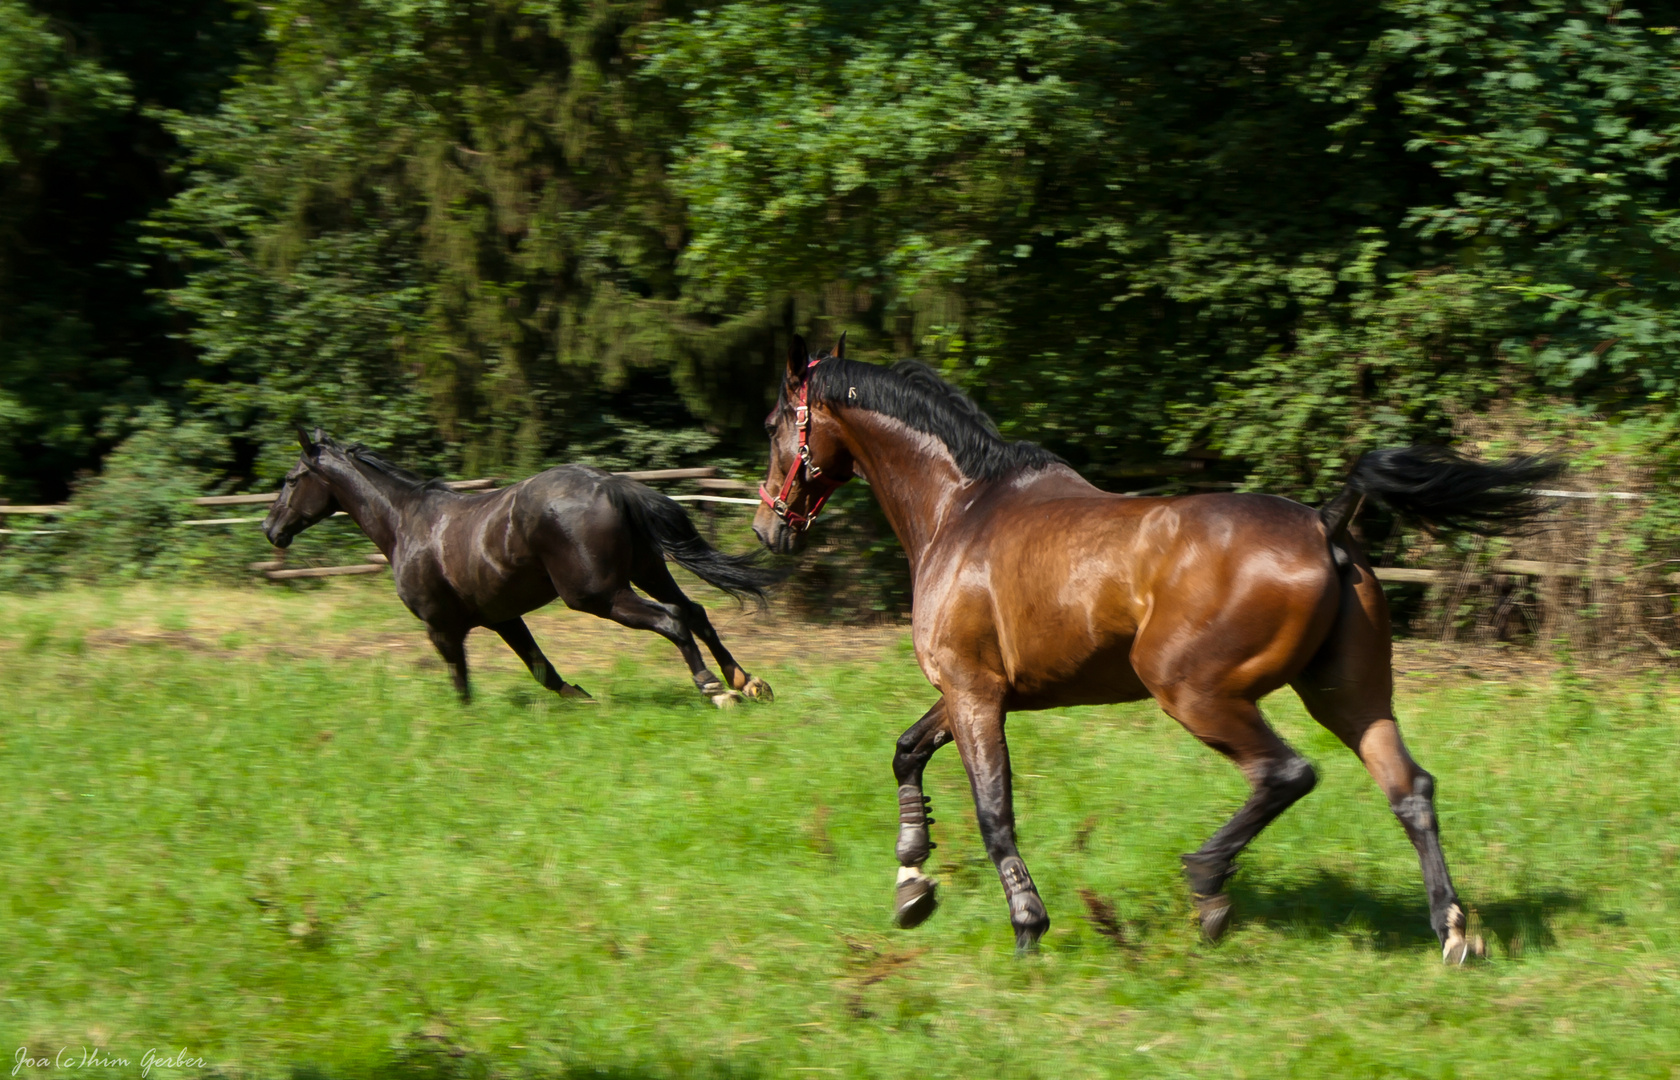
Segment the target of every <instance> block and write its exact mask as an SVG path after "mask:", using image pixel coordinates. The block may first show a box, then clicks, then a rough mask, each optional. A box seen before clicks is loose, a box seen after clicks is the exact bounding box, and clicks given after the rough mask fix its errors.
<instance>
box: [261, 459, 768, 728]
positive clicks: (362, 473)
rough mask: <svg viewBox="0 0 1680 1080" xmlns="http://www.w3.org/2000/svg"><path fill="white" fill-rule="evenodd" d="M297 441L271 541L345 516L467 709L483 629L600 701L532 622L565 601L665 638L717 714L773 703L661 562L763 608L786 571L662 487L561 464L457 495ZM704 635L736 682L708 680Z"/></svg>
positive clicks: (570, 690) (569, 688)
mask: <svg viewBox="0 0 1680 1080" xmlns="http://www.w3.org/2000/svg"><path fill="white" fill-rule="evenodd" d="M298 442H299V444H300V445H301V446H302V448H303V455H302V457H300V458H299V459H298V462H297V464H296V465H294V466H293V467H292V469H291V471H290V472H288V473H287V474H286V481H285V484H284V486H283V487H281V489H280V495H279V497H278V498H277V499H276V500H275V502H274V506H273V507H272V508H271V509H270V510H269V512H268V516H267V518H265V519H264V520H263V532H264V534H266V535H267V536H268V540H269V543H271V544H273V545H274V546H275V547H278V548H283V547H286V546H287V545H289V544H290V543H291V542H292V538H293V537H295V536H297V534H298V533H300V532H302V531H303V530H304V529H307V528H309V527H310V526H311V525H314V524H315V523H316V522H319V521H322V520H324V519H325V518H327V517H328V516H330V515H332V514H333V513H335V512H337V511H339V510H342V511H343V512H344V513H345V514H347V515H349V516H350V518H351V520H353V521H354V522H355V523H356V524H357V525H358V526H359V527H360V528H361V530H362V532H364V533H366V534H367V536H368V539H370V540H372V541H373V543H374V546H376V547H378V548H379V550H380V551H382V552H384V554H385V556H386V558H388V559H389V560H390V562H391V577H392V580H393V581H395V582H396V586H397V596H398V597H399V598H401V600H402V602H403V604H404V605H405V606H406V607H407V608H408V610H409V611H411V612H413V613H414V614H415V616H416V617H418V618H419V619H420V620H421V621H422V622H424V623H425V624H426V631H427V633H428V634H429V635H430V637H431V640H432V644H433V645H434V646H435V647H436V648H437V651H438V653H439V654H440V655H441V656H442V657H443V661H444V663H445V664H447V665H448V667H449V674H450V677H451V678H452V679H453V680H454V683H455V690H456V692H457V693H459V694H460V696H461V700H462V702H467V701H470V700H471V698H472V691H471V688H470V687H469V685H468V682H467V650H466V639H467V632H468V631H469V630H471V629H472V628H473V627H475V626H487V627H489V628H490V629H492V630H494V631H496V633H498V634H500V635H501V638H502V640H503V641H505V642H507V643H508V646H509V647H510V648H511V649H513V651H514V652H515V653H516V654H517V655H518V656H519V658H520V659H521V660H523V661H524V662H525V666H526V667H527V668H529V669H530V671H531V675H532V676H533V677H534V678H535V679H536V680H537V682H539V683H541V684H542V685H543V686H544V687H545V688H547V689H549V690H552V691H554V692H555V693H557V694H559V695H560V696H562V697H567V698H579V699H586V698H588V697H589V696H590V695H589V694H588V693H586V692H585V691H584V690H583V688H582V687H579V686H577V685H575V684H573V683H568V682H566V681H565V680H564V679H562V678H561V677H560V673H559V672H558V671H556V670H555V668H554V665H553V664H551V663H549V661H548V658H547V657H546V656H544V655H543V653H542V650H541V649H539V648H538V647H537V643H536V640H535V639H534V638H532V637H531V631H530V630H529V629H528V628H527V627H526V625H525V620H524V619H523V618H522V616H523V615H525V614H526V613H527V612H530V611H535V610H536V609H537V608H540V607H542V606H543V605H545V604H547V603H549V602H551V601H552V600H554V599H555V598H556V597H559V598H560V599H561V600H564V601H565V602H566V606H567V607H569V608H572V609H573V610H575V611H587V612H589V613H590V614H591V615H596V616H599V617H601V618H603V619H611V620H612V621H613V622H616V623H619V624H620V625H623V626H628V627H631V628H632V629H636V630H652V631H653V632H654V633H656V634H660V635H661V636H663V637H665V638H668V639H669V640H670V641H671V642H672V643H674V644H675V645H676V646H677V648H678V649H679V650H680V651H681V652H682V656H683V659H684V660H685V661H686V662H687V663H688V670H689V671H690V673H692V675H693V676H694V685H695V686H696V687H697V688H698V689H699V690H700V693H702V694H704V695H705V696H706V697H707V698H709V699H710V700H711V701H712V702H713V703H714V704H716V705H717V706H718V707H719V708H723V707H725V706H728V705H732V704H734V703H735V702H737V701H740V700H741V699H742V698H743V697H746V698H752V699H755V700H758V701H762V702H768V701H770V700H771V698H772V694H771V691H770V685H769V684H768V683H766V682H765V681H764V680H763V679H760V678H758V677H757V676H756V675H748V674H747V672H746V671H745V669H743V668H742V667H741V666H740V665H739V664H737V663H736V662H735V658H734V657H732V656H731V655H729V650H727V649H725V648H724V647H723V642H721V641H720V640H718V636H717V631H715V630H713V629H712V624H711V622H710V621H709V620H708V619H707V618H706V609H705V608H703V607H701V606H700V605H699V604H697V603H695V602H694V601H692V600H690V599H689V598H688V597H687V596H685V595H684V594H683V591H682V590H681V589H680V588H678V587H677V583H676V582H675V581H674V580H672V578H671V572H670V571H669V570H668V569H667V568H666V566H665V559H666V558H667V557H668V558H670V559H671V560H672V561H674V562H676V563H677V564H678V565H680V566H683V567H686V568H687V569H689V570H691V571H693V572H694V574H695V575H696V576H698V577H699V578H700V579H701V580H703V581H706V582H708V583H709V584H712V585H715V586H717V587H718V588H719V589H722V590H723V591H724V592H727V593H729V594H730V595H732V596H735V597H737V598H742V597H749V596H750V597H754V598H756V599H758V600H760V601H762V600H763V598H764V592H765V589H767V588H768V587H769V586H770V585H772V584H774V583H775V582H777V581H779V580H780V579H781V578H782V577H783V576H785V575H784V574H782V573H780V572H777V571H773V570H768V569H765V568H763V567H760V566H757V565H756V559H755V558H752V557H747V556H737V555H725V554H723V553H722V552H720V551H717V550H716V549H714V548H713V547H712V546H711V545H710V544H708V543H706V541H705V540H703V539H701V537H700V534H699V533H698V532H697V531H696V530H695V528H694V524H693V523H692V522H691V521H690V520H689V518H688V515H687V514H686V513H685V512H684V511H683V508H682V506H681V505H679V504H678V503H676V502H674V501H672V500H671V499H669V498H667V497H665V496H664V495H661V494H659V492H657V491H654V490H653V489H652V488H649V487H647V486H646V485H644V484H638V483H636V482H635V481H634V480H631V479H628V478H627V477H622V476H615V475H613V474H612V473H608V472H603V471H601V470H600V469H595V468H591V467H589V466H587V465H562V466H560V467H559V468H554V469H549V470H548V471H547V472H542V473H538V474H537V475H535V476H532V477H529V478H527V479H525V480H521V481H520V482H519V483H517V484H513V485H511V486H509V487H505V488H501V489H499V490H496V491H487V492H471V493H468V492H459V491H453V490H451V489H450V488H449V487H448V486H447V485H445V484H444V483H442V482H441V481H437V480H427V479H425V478H423V477H421V476H418V475H416V474H415V473H411V472H409V471H408V470H406V469H403V468H399V467H398V466H396V465H393V464H391V463H390V462H389V461H386V460H385V459H384V458H382V457H380V456H379V455H377V454H375V453H373V452H372V451H371V450H369V449H367V448H366V447H364V446H361V445H360V444H354V445H344V444H341V443H339V442H338V441H336V440H334V439H332V438H330V437H328V436H327V435H325V434H324V433H322V431H321V430H320V429H319V428H316V429H315V434H314V435H313V436H311V435H309V433H307V432H306V431H304V430H303V429H302V428H301V427H300V428H299V429H298ZM632 585H634V586H637V587H638V588H640V589H642V591H644V592H646V593H647V594H648V597H652V599H648V598H647V597H643V596H640V595H638V594H637V593H636V591H635V590H634V589H632V588H631V586H632ZM696 636H698V637H699V638H700V640H702V641H704V642H705V643H706V646H707V647H708V648H709V649H711V652H712V656H713V657H715V658H716V659H717V662H718V665H719V666H720V667H721V668H722V669H723V677H724V679H727V680H728V683H727V685H725V683H724V682H723V681H722V680H720V679H719V678H718V677H717V676H716V675H713V674H712V673H711V671H709V670H707V668H706V664H705V661H704V660H703V659H702V658H701V656H700V649H699V648H698V647H697V646H696V645H695V644H694V638H695V637H696Z"/></svg>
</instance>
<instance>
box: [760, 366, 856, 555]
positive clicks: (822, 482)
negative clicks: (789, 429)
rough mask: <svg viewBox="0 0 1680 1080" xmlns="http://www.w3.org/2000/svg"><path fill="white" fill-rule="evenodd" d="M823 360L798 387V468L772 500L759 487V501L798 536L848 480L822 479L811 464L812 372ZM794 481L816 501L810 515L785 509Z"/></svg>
mask: <svg viewBox="0 0 1680 1080" xmlns="http://www.w3.org/2000/svg"><path fill="white" fill-rule="evenodd" d="M823 359H826V357H825V358H820V359H817V360H813V361H811V363H810V364H809V365H808V366H807V367H806V369H805V380H804V381H803V382H801V383H800V384H799V404H797V405H795V406H794V409H793V421H794V427H795V428H796V429H797V430H798V432H799V465H798V466H797V467H796V468H792V469H789V470H788V471H787V475H786V476H784V477H783V478H782V490H781V493H780V494H778V495H777V496H776V497H775V498H774V499H772V498H771V497H770V489H769V488H767V487H766V486H765V485H763V484H759V485H758V497H759V499H760V500H762V501H763V502H764V504H765V505H766V506H768V507H770V509H771V510H772V511H774V512H775V515H776V516H777V517H779V518H781V519H782V521H783V523H784V524H786V525H787V526H788V527H789V528H791V529H794V530H795V531H797V532H804V531H805V530H806V529H808V528H810V526H811V522H813V521H815V520H817V515H818V514H819V513H821V512H822V508H823V503H826V502H827V501H828V497H829V496H830V495H832V494H834V493H835V492H836V491H837V490H839V488H840V485H841V484H844V483H845V482H846V481H847V480H850V479H851V477H849V476H848V477H845V478H844V479H840V480H836V479H834V478H833V477H830V476H825V475H823V471H822V469H821V468H820V467H818V466H817V465H815V464H813V463H812V461H811V445H810V439H811V406H810V394H811V368H814V367H816V366H817V365H818V364H820V363H822V361H823ZM795 478H798V479H800V480H801V481H802V482H803V483H804V484H805V485H806V486H808V487H810V488H811V490H812V491H813V492H815V494H816V501H815V502H813V503H812V504H811V510H810V512H809V513H806V514H801V513H800V512H799V511H797V510H793V509H791V508H789V506H788V495H789V494H790V493H791V492H792V491H793V481H794V479H795Z"/></svg>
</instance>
